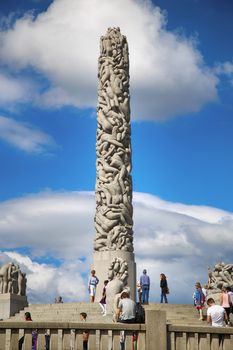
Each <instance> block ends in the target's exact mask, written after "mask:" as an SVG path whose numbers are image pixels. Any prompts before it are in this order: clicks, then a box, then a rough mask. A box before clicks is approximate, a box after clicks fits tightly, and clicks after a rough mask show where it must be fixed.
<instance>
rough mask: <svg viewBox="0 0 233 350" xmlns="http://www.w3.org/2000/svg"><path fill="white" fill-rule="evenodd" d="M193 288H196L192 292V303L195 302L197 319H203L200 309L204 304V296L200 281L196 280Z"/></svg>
mask: <svg viewBox="0 0 233 350" xmlns="http://www.w3.org/2000/svg"><path fill="white" fill-rule="evenodd" d="M195 288H196V290H195V292H194V303H195V306H196V309H197V311H198V312H199V315H200V318H199V320H203V313H202V309H203V308H204V304H205V296H204V294H203V291H202V288H201V283H200V282H197V283H196V284H195Z"/></svg>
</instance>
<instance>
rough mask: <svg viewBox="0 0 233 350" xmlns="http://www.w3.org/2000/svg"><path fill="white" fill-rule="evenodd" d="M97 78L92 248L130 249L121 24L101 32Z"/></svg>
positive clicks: (124, 54) (125, 57) (127, 129)
mask: <svg viewBox="0 0 233 350" xmlns="http://www.w3.org/2000/svg"><path fill="white" fill-rule="evenodd" d="M98 78H99V85H98V107H97V121H98V128H97V141H96V152H97V161H96V168H97V177H96V214H95V229H96V238H95V243H94V250H95V251H104V250H125V251H129V252H133V220H132V215H133V207H132V179H131V175H130V172H131V140H130V134H131V129H130V105H129V57H128V44H127V40H126V37H125V36H124V35H122V34H121V33H120V29H119V28H109V29H108V31H107V34H106V35H105V36H103V37H101V43H100V58H99V69H98Z"/></svg>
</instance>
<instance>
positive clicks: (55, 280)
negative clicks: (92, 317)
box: [0, 251, 87, 303]
mask: <svg viewBox="0 0 233 350" xmlns="http://www.w3.org/2000/svg"><path fill="white" fill-rule="evenodd" d="M7 261H14V262H15V263H17V264H19V266H20V269H21V271H23V272H26V274H27V296H28V299H29V302H30V303H52V302H53V301H54V299H55V297H57V296H59V295H62V296H64V297H63V300H64V301H65V302H67V301H68V302H69V301H79V302H80V301H82V300H85V295H86V289H87V288H86V285H84V281H83V278H82V276H81V273H80V271H81V270H82V265H83V263H82V262H81V261H79V260H76V261H75V264H74V262H73V263H65V264H62V265H61V266H59V267H54V266H51V265H49V264H46V263H37V262H35V261H32V260H31V259H30V258H29V257H26V256H24V255H22V254H19V253H16V252H14V251H13V252H12V251H11V252H8V251H6V252H2V253H0V262H1V263H2V264H3V263H5V262H7Z"/></svg>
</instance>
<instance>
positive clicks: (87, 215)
mask: <svg viewBox="0 0 233 350" xmlns="http://www.w3.org/2000/svg"><path fill="white" fill-rule="evenodd" d="M94 211H95V199H94V194H93V193H91V192H70V193H69V192H68V193H67V192H60V193H59V192H58V193H54V192H44V193H39V194H34V195H30V196H27V197H22V198H18V199H15V200H9V201H5V202H1V203H0V240H1V242H4V244H2V250H6V252H5V253H4V259H5V260H4V259H3V257H1V255H0V261H3V262H5V261H6V255H7V257H8V260H11V259H16V261H18V262H19V263H20V265H23V267H25V270H26V272H27V273H28V286H29V291H30V293H29V296H30V300H31V301H33V302H35V301H37V302H42V301H43V300H44V301H46V302H48V301H51V300H53V298H54V296H56V295H58V294H61V295H62V296H63V297H64V298H65V299H66V300H67V301H72V300H74V301H77V300H84V299H85V300H87V297H88V296H87V291H86V279H87V273H88V271H89V268H90V266H91V261H92V250H93V238H94V236H95V232H94V224H93V218H94ZM232 229H233V213H231V212H225V211H223V210H219V209H216V208H210V207H199V206H189V205H184V204H179V203H171V202H166V201H163V200H161V199H159V198H158V197H155V196H153V195H148V194H145V193H134V247H135V254H136V262H137V270H138V276H139V275H140V273H141V271H142V269H143V268H147V270H148V273H149V275H150V276H151V280H152V289H151V298H152V300H154V301H158V298H159V274H160V273H161V272H164V273H165V274H166V275H167V276H168V280H169V286H170V288H171V291H172V293H171V295H170V296H169V298H170V301H173V302H183V303H184V302H192V289H193V284H194V283H195V282H196V281H198V280H200V281H201V282H203V283H206V282H207V268H208V266H213V265H214V264H215V263H216V262H217V261H219V260H221V259H223V260H224V261H226V262H232V261H231V260H232V249H231V247H232V244H233V236H232ZM23 247H27V249H28V250H29V251H30V258H28V257H24V256H20V255H19V254H18V255H17V253H15V250H16V249H19V248H21V250H22V249H23ZM12 251H13V253H12ZM48 258H49V260H48ZM53 260H55V262H56V261H58V262H59V264H58V265H57V264H56V263H53V264H52V263H49V261H51V262H53ZM38 261H43V263H41V262H38ZM97 270H98V269H97ZM85 276H86V277H85ZM51 281H53V282H52V283H51ZM40 284H41V287H40V286H39V285H40Z"/></svg>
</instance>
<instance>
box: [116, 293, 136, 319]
mask: <svg viewBox="0 0 233 350" xmlns="http://www.w3.org/2000/svg"><path fill="white" fill-rule="evenodd" d="M135 309H136V304H135V302H134V301H133V300H131V299H130V298H129V293H127V292H122V293H121V300H120V302H119V305H118V312H117V322H122V323H134V322H135Z"/></svg>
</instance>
